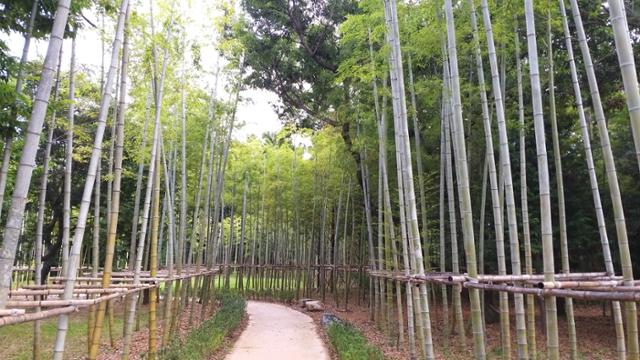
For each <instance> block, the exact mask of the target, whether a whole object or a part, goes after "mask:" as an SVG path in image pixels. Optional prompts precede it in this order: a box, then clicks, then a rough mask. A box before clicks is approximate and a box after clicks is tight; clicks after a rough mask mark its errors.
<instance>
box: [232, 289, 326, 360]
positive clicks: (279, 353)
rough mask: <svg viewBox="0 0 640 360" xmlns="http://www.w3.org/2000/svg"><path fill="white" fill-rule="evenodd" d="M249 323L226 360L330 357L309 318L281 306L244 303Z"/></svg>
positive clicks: (294, 359) (306, 359) (289, 359)
mask: <svg viewBox="0 0 640 360" xmlns="http://www.w3.org/2000/svg"><path fill="white" fill-rule="evenodd" d="M247 313H248V314H249V325H248V326H247V328H246V329H245V330H244V332H243V333H242V335H240V338H239V339H238V341H237V342H236V344H235V345H234V347H233V350H231V353H229V355H227V357H226V360H267V359H275V360H303V359H304V360H316V359H317V360H329V353H328V351H327V349H326V348H325V347H324V344H323V343H322V340H320V336H318V334H317V333H316V328H315V325H314V323H313V319H311V317H309V316H307V315H305V314H303V313H301V312H299V311H296V310H293V309H290V308H288V307H286V306H283V305H278V304H270V303H263V302H257V301H249V302H247Z"/></svg>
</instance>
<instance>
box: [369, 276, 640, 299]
mask: <svg viewBox="0 0 640 360" xmlns="http://www.w3.org/2000/svg"><path fill="white" fill-rule="evenodd" d="M369 276H371V277H373V278H383V279H388V280H393V281H400V282H404V283H406V282H409V283H415V284H422V283H434V284H444V285H451V286H453V285H457V284H460V285H462V287H464V288H467V289H480V290H487V291H496V292H506V293H511V294H530V295H535V296H538V297H557V298H571V299H580V300H596V301H628V302H636V301H640V282H637V281H632V282H630V283H626V282H625V281H623V280H622V278H621V277H619V276H607V275H606V273H597V272H592V273H572V274H555V275H554V279H555V280H554V281H542V280H543V278H544V276H543V275H478V276H477V277H476V278H472V277H469V276H467V275H461V274H451V273H429V274H425V275H406V274H403V273H399V272H390V271H369Z"/></svg>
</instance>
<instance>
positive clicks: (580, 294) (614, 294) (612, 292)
mask: <svg viewBox="0 0 640 360" xmlns="http://www.w3.org/2000/svg"><path fill="white" fill-rule="evenodd" d="M462 286H463V287H466V288H473V289H482V290H488V291H500V292H508V293H512V294H531V295H536V296H540V297H550V296H552V297H556V298H572V299H580V300H599V301H629V302H636V301H640V288H638V289H636V290H635V291H632V292H625V291H618V288H606V289H607V290H606V291H592V290H567V289H536V288H525V287H519V286H509V285H493V284H480V283H471V282H465V283H462Z"/></svg>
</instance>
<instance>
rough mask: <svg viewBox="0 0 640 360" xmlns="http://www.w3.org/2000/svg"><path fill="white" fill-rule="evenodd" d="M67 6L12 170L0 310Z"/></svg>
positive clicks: (65, 1) (64, 0)
mask: <svg viewBox="0 0 640 360" xmlns="http://www.w3.org/2000/svg"><path fill="white" fill-rule="evenodd" d="M70 3H71V1H70V0H59V1H58V7H57V10H56V15H55V20H54V22H53V28H52V30H51V37H50V40H49V45H48V47H47V55H46V57H45V59H44V65H43V67H42V73H41V74H40V81H39V82H38V88H37V89H38V90H37V91H36V96H35V100H34V103H33V110H32V112H31V119H30V121H29V125H28V127H27V131H26V133H25V137H24V145H23V149H22V155H21V156H20V163H19V164H18V168H17V171H16V183H15V185H14V190H13V195H12V199H11V207H10V208H9V213H8V215H7V221H6V225H5V230H4V237H3V241H2V248H1V249H0V309H4V307H5V304H6V302H7V299H8V297H9V289H10V287H11V274H12V268H13V262H14V259H15V256H16V250H17V248H18V240H19V238H20V231H21V229H22V222H23V218H24V208H25V205H26V201H27V195H28V193H29V187H30V185H31V176H32V175H33V169H34V168H35V158H36V153H37V152H38V147H39V143H40V134H41V133H42V125H43V124H44V118H45V116H46V114H47V107H48V104H49V96H50V95H51V87H52V86H53V79H54V74H55V69H56V65H57V62H58V54H59V52H60V47H61V46H62V36H63V35H64V29H65V27H66V24H67V18H68V16H69V6H70Z"/></svg>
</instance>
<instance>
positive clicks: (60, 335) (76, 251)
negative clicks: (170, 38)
mask: <svg viewBox="0 0 640 360" xmlns="http://www.w3.org/2000/svg"><path fill="white" fill-rule="evenodd" d="M128 4H129V1H128V0H122V2H121V3H120V8H119V15H118V22H117V25H116V33H115V39H114V41H113V49H112V53H111V65H110V67H109V71H108V72H107V80H106V82H105V88H104V89H103V91H102V100H101V102H100V112H99V114H98V121H97V128H96V134H95V138H94V144H93V150H92V153H91V160H90V161H89V168H88V171H87V177H86V181H85V185H84V191H83V193H82V200H81V202H80V209H79V211H78V220H77V224H76V231H75V234H74V238H73V245H72V247H71V250H70V253H69V269H70V270H69V272H68V273H67V274H66V277H67V281H66V282H65V286H64V295H63V298H64V299H65V300H69V299H71V298H72V297H73V289H74V287H75V279H76V269H77V267H78V265H79V263H80V250H81V249H82V240H83V238H84V230H85V228H86V223H87V215H88V213H89V206H90V205H91V194H92V193H93V186H94V184H95V178H96V171H97V167H98V163H99V159H100V155H101V153H102V139H103V136H104V130H105V127H106V118H107V115H108V109H109V105H110V103H111V89H112V88H113V83H114V80H115V72H116V68H117V67H118V54H119V53H120V48H121V46H122V42H123V36H124V35H123V34H124V26H125V16H126V13H127V10H128ZM68 322H69V315H68V314H63V315H60V317H59V318H58V332H57V335H56V341H55V346H54V359H55V360H61V359H62V357H63V354H64V345H65V339H66V336H67V329H68Z"/></svg>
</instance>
